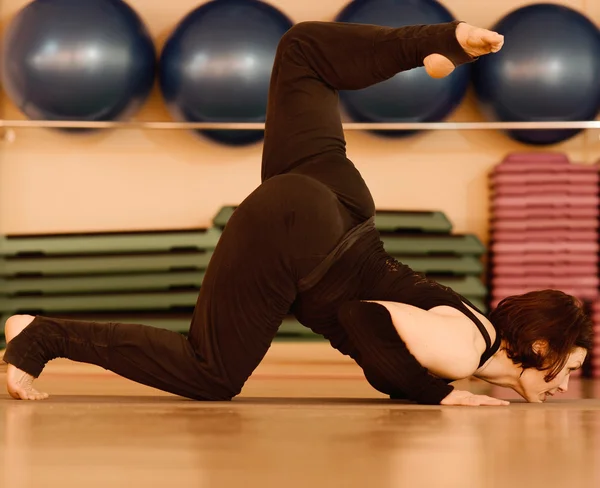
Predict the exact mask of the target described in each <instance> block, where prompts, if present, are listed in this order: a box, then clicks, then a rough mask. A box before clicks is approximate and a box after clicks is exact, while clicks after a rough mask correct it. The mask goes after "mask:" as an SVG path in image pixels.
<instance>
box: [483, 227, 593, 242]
mask: <svg viewBox="0 0 600 488" xmlns="http://www.w3.org/2000/svg"><path fill="white" fill-rule="evenodd" d="M491 237H492V239H493V240H494V241H497V242H514V241H537V240H544V241H552V242H555V241H569V242H571V241H573V242H581V241H597V240H598V232H597V231H595V230H586V229H584V230H573V229H531V230H530V229H528V230H496V231H493V232H492V234H491Z"/></svg>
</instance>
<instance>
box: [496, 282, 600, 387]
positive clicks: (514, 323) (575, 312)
mask: <svg viewBox="0 0 600 488" xmlns="http://www.w3.org/2000/svg"><path fill="white" fill-rule="evenodd" d="M489 318H490V321H491V322H492V324H494V327H495V328H496V330H497V331H498V332H499V333H500V336H501V338H502V339H504V341H505V343H506V353H507V355H508V357H509V358H510V359H511V360H512V361H513V362H514V363H515V364H518V365H521V366H522V367H523V368H524V369H527V368H536V369H537V370H539V371H545V370H547V371H548V374H546V376H545V380H546V381H547V382H548V381H551V380H552V379H554V378H555V377H556V375H557V374H558V373H559V372H560V371H561V370H562V369H563V368H564V366H565V363H566V362H567V359H568V357H569V354H570V353H571V352H573V350H574V349H575V348H577V347H581V348H584V349H586V350H587V351H588V354H589V353H590V352H591V350H592V346H593V325H592V319H591V318H590V316H589V314H587V313H586V311H585V310H584V309H583V306H582V304H581V302H580V301H579V300H577V299H576V298H575V297H573V296H571V295H567V294H566V293H563V292H562V291H558V290H540V291H532V292H529V293H525V294H523V295H516V296H510V297H507V298H505V299H504V300H502V301H501V302H500V303H499V304H498V306H497V307H496V308H495V309H493V310H492V312H491V313H490V316H489ZM536 341H542V342H543V343H546V344H547V349H546V352H545V354H540V353H536V351H534V349H533V344H534V343H535V342H536Z"/></svg>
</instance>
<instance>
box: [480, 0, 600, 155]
mask: <svg viewBox="0 0 600 488" xmlns="http://www.w3.org/2000/svg"><path fill="white" fill-rule="evenodd" d="M492 29H493V30H496V31H498V32H499V33H501V34H503V35H504V42H505V44H504V47H503V48H502V50H501V51H500V52H498V53H496V54H492V55H488V56H484V57H482V58H480V59H479V60H478V61H477V62H476V63H474V66H473V83H474V85H475V91H476V94H477V97H478V99H479V101H480V104H481V107H482V112H483V113H484V114H485V116H486V117H487V118H489V119H491V120H495V121H502V122H509V121H517V122H539V121H543V122H552V121H576V120H594V118H595V117H596V114H597V113H598V110H599V108H600V32H599V31H598V29H597V28H596V26H595V25H594V24H593V23H592V22H591V21H590V20H588V19H587V18H586V17H585V16H584V15H582V14H580V13H579V12H576V11H575V10H572V9H570V8H568V7H564V6H560V5H554V4H535V5H529V6H526V7H523V8H520V9H518V10H515V11H513V12H511V13H509V14H508V15H506V16H505V17H504V18H502V19H501V20H500V21H499V22H498V23H497V24H496V25H494V26H493V27H492ZM579 132H580V130H577V129H574V130H510V131H507V134H508V135H509V136H510V137H512V138H513V139H515V140H517V141H519V142H523V143H526V144H531V145H547V144H555V143H558V142H562V141H564V140H567V139H569V138H571V137H573V136H574V135H576V134H577V133H579Z"/></svg>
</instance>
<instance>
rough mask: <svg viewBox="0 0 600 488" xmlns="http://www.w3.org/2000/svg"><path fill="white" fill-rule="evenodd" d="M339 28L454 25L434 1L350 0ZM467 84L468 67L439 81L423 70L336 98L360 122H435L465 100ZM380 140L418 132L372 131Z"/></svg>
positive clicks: (340, 17)
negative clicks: (345, 24)
mask: <svg viewBox="0 0 600 488" xmlns="http://www.w3.org/2000/svg"><path fill="white" fill-rule="evenodd" d="M336 20H337V21H339V22H350V23H359V24H375V25H381V26H386V27H402V26H405V25H416V24H437V23H444V22H452V21H453V20H454V18H453V16H452V14H451V13H450V12H449V11H448V10H447V9H446V8H445V7H444V6H442V5H441V4H440V3H438V2H436V1H435V0H354V1H353V2H351V3H350V4H348V5H347V6H346V7H345V8H344V9H343V10H342V11H341V12H340V13H339V14H338V16H337V18H336ZM469 82H470V65H462V66H460V67H458V68H457V69H456V70H454V72H453V73H452V74H450V75H449V76H447V77H446V78H442V79H434V78H431V77H430V76H429V75H428V74H427V72H426V71H425V68H423V67H419V68H414V69H412V70H408V71H403V72H400V73H398V74H396V75H395V76H393V77H392V78H390V79H389V80H386V81H383V82H381V83H378V84H376V85H373V86H370V87H368V88H364V89H361V90H351V91H342V92H340V101H341V103H342V106H343V107H344V109H345V110H346V112H347V113H348V115H349V116H350V117H351V118H352V119H353V120H355V121H358V122H437V121H440V120H443V119H444V118H446V117H447V116H448V115H449V114H450V113H452V112H453V111H454V110H455V109H456V108H457V107H458V105H459V104H460V103H461V101H462V100H463V98H464V96H465V94H466V92H467V89H468V86H469ZM373 132H375V133H378V134H380V135H383V136H390V137H397V136H406V135H410V134H413V133H415V132H416V131H373Z"/></svg>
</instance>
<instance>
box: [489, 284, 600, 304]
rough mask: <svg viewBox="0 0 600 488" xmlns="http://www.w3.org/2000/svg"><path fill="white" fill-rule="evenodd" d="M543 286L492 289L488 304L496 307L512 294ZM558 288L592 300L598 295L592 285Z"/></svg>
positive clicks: (582, 298)
mask: <svg viewBox="0 0 600 488" xmlns="http://www.w3.org/2000/svg"><path fill="white" fill-rule="evenodd" d="M540 289H543V288H539V287H535V286H534V287H527V286H523V287H519V286H514V287H502V288H496V289H494V290H493V294H492V299H491V300H490V306H491V307H492V308H496V307H497V306H498V303H500V301H501V300H503V299H504V298H506V297H509V296H513V295H522V294H524V293H528V292H530V291H536V290H540ZM560 290H561V291H562V292H564V293H566V294H568V295H573V296H576V297H578V298H579V299H581V300H593V299H595V298H597V297H598V290H597V289H596V288H594V287H592V288H574V287H561V288H560Z"/></svg>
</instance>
